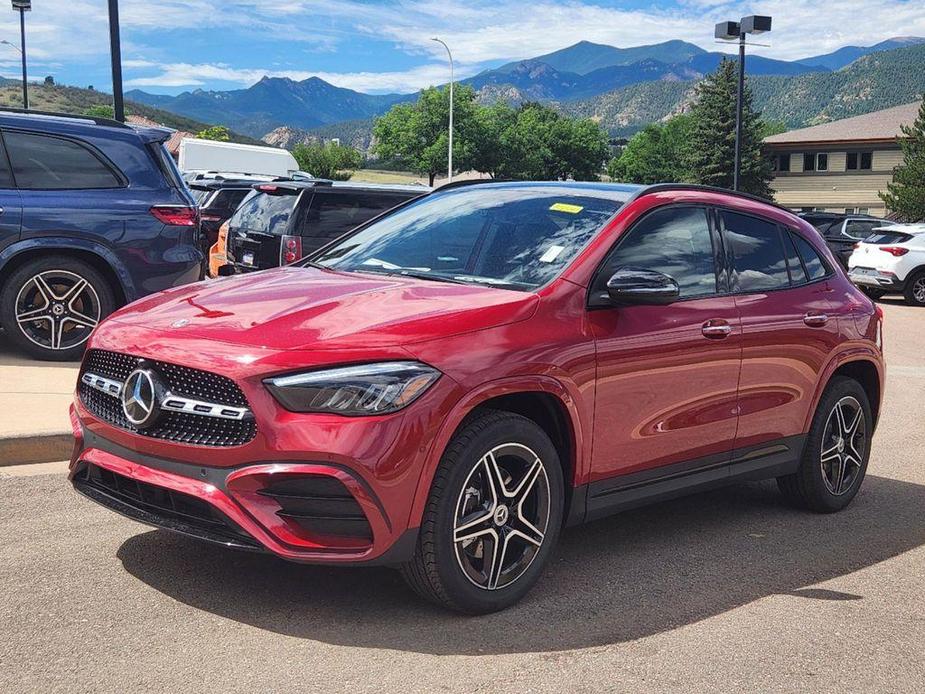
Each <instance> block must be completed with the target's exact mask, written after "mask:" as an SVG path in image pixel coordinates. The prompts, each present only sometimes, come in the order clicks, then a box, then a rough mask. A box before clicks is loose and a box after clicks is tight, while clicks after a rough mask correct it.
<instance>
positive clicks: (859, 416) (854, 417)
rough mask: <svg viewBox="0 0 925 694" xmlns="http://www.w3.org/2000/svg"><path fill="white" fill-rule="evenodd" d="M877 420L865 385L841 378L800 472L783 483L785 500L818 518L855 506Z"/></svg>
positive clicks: (832, 387) (817, 421)
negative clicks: (814, 512) (817, 515)
mask: <svg viewBox="0 0 925 694" xmlns="http://www.w3.org/2000/svg"><path fill="white" fill-rule="evenodd" d="M872 432H873V417H872V414H871V409H870V401H869V399H868V397H867V393H866V392H865V391H864V389H863V388H862V387H861V384H860V383H858V382H857V381H855V380H854V379H851V378H846V377H844V376H836V377H835V378H833V379H832V382H831V383H829V385H828V387H827V388H826V390H825V392H824V393H823V395H822V399H821V400H820V402H819V406H818V408H816V414H815V416H814V417H813V423H812V426H811V427H810V430H809V435H808V436H807V438H806V444H805V446H804V449H803V457H802V459H801V461H800V467H799V468H798V469H797V471H796V472H795V473H794V474H792V475H786V476H784V477H778V478H777V485H778V487H779V488H780V490H781V492H782V493H783V494H784V496H785V497H786V498H787V499H788V500H790V501H791V502H793V503H795V504H796V505H798V506H802V507H803V508H806V509H809V510H811V511H816V512H818V513H832V512H833V511H840V510H841V509H843V508H845V507H846V506H847V505H848V504H850V503H851V500H852V499H854V497H855V495H856V494H857V493H858V490H859V489H860V488H861V482H862V481H863V480H864V475H865V473H866V472H867V461H868V459H869V458H870V436H871V433H872Z"/></svg>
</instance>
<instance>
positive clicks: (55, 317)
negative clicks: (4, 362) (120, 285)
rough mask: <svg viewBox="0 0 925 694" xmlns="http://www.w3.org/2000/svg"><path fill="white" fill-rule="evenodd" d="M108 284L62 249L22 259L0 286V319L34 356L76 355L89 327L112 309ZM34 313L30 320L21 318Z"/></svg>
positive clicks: (67, 358) (56, 358) (62, 357)
mask: <svg viewBox="0 0 925 694" xmlns="http://www.w3.org/2000/svg"><path fill="white" fill-rule="evenodd" d="M114 308H115V298H114V296H113V290H112V287H111V286H110V285H109V283H108V282H107V281H106V279H105V278H104V277H103V276H102V275H101V274H100V273H99V272H98V271H97V270H95V269H94V268H93V267H91V266H90V265H88V264H87V263H85V262H83V261H82V260H78V259H76V258H71V257H68V256H64V255H53V256H48V257H42V258H35V259H33V260H30V261H27V262H26V263H25V264H24V265H23V266H22V267H20V268H18V269H16V270H15V271H14V272H13V273H12V274H11V275H10V276H9V278H8V279H7V281H6V282H5V283H4V284H3V287H2V289H0V325H2V326H3V330H4V332H5V333H6V335H7V337H8V339H9V340H10V341H11V342H12V343H13V345H14V346H16V347H17V348H19V349H20V350H22V351H23V352H26V353H27V354H29V355H30V356H32V357H35V358H36V359H44V360H47V361H76V360H78V359H80V357H81V355H82V354H83V352H84V348H85V346H86V342H87V339H88V338H89V337H90V333H91V332H92V331H93V328H94V327H95V326H96V325H97V323H99V322H100V321H101V320H102V319H103V318H105V317H106V316H108V315H109V314H110V313H112V312H113V310H114ZM30 316H34V317H35V319H34V320H23V318H24V317H26V318H28V317H30Z"/></svg>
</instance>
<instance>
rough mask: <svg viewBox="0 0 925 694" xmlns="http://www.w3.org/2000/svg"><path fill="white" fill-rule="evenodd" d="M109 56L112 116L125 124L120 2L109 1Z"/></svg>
mask: <svg viewBox="0 0 925 694" xmlns="http://www.w3.org/2000/svg"><path fill="white" fill-rule="evenodd" d="M109 56H110V59H111V60H112V114H113V118H115V119H116V120H117V121H120V122H123V123H124V122H125V103H124V101H123V97H122V45H121V41H120V40H119V0H109Z"/></svg>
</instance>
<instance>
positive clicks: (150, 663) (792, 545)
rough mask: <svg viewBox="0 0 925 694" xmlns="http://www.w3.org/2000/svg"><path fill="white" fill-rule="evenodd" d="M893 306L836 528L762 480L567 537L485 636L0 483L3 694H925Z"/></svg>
mask: <svg viewBox="0 0 925 694" xmlns="http://www.w3.org/2000/svg"><path fill="white" fill-rule="evenodd" d="M883 305H884V308H885V311H886V321H887V322H886V328H885V336H886V351H887V362H888V369H889V374H888V384H887V387H888V389H889V390H888V393H887V395H886V401H885V405H884V412H883V415H882V418H881V422H880V427H879V430H878V432H877V434H876V436H875V438H874V448H873V455H872V458H871V463H870V468H869V470H868V477H867V479H866V481H865V483H864V487H863V489H862V491H861V494H860V495H859V496H858V497H857V499H856V500H855V503H854V504H853V505H852V506H851V507H850V508H849V509H848V510H846V511H845V512H843V513H840V514H836V515H829V516H817V515H811V514H807V513H803V512H800V511H796V510H793V509H791V508H789V507H787V506H785V505H783V503H782V502H781V500H780V499H779V497H778V496H777V494H776V489H775V487H774V486H773V485H772V484H766V483H762V484H750V485H742V486H737V487H733V488H730V489H725V490H721V491H716V492H712V493H708V494H701V495H698V496H694V497H689V498H686V499H683V500H680V501H675V502H668V503H663V504H660V505H657V506H652V507H649V508H646V509H642V510H638V511H632V512H628V513H624V514H622V515H619V516H615V517H612V518H609V519H605V520H603V521H599V522H596V523H594V524H591V525H588V526H585V527H582V528H575V529H571V530H569V531H567V532H566V533H564V535H563V537H562V540H561V542H560V545H559V548H558V550H557V552H556V555H555V557H554V561H553V563H552V565H551V566H550V568H549V570H548V571H547V572H546V575H545V576H544V578H543V580H542V581H541V582H540V584H539V585H538V586H537V587H536V589H535V590H534V591H533V592H532V593H531V594H530V595H528V597H527V598H526V600H524V602H522V603H521V604H520V605H518V606H517V607H515V608H513V609H511V610H508V611H506V612H503V613H501V614H497V615H492V616H488V617H479V618H466V617H460V616H457V615H453V614H449V613H446V612H442V611H440V610H438V609H436V608H432V607H430V606H428V605H426V604H423V603H422V602H420V601H419V600H418V599H417V598H416V597H415V596H414V595H413V594H412V593H411V592H410V591H409V590H408V589H406V588H405V586H404V584H403V583H402V582H401V580H400V578H399V576H398V575H397V574H396V573H394V572H392V571H390V570H388V569H373V568H370V569H330V568H319V567H307V566H298V565H294V564H287V563H284V562H282V561H280V560H276V559H274V558H272V557H264V556H257V555H251V554H241V553H234V552H228V551H223V550H221V549H218V548H213V547H211V546H207V545H202V544H199V543H197V542H195V541H193V540H188V539H184V538H181V537H177V536H174V535H171V534H169V533H166V532H163V531H155V530H152V529H150V528H147V527H145V526H142V525H138V524H136V523H134V522H132V521H129V520H126V519H123V518H121V517H119V516H116V515H114V514H112V513H111V512H109V511H106V510H104V509H102V508H99V507H97V506H95V505H93V504H92V503H91V502H89V501H87V500H85V499H83V498H81V497H78V495H77V494H75V493H74V492H73V491H71V489H70V487H69V485H68V484H67V483H66V481H65V479H64V474H63V472H62V470H63V468H62V467H61V466H60V465H55V464H52V465H50V466H43V467H37V468H35V467H32V468H7V469H0V537H2V541H0V624H2V633H3V638H2V640H0V691H3V692H27V691H28V692H50V691H67V692H75V691H80V692H89V691H112V692H126V691H152V692H153V691H179V690H184V691H209V692H233V691H241V692H253V691H266V692H286V693H287V694H291V693H292V692H298V691H352V692H355V691H377V692H378V691H402V692H407V691H413V692H435V691H462V692H491V693H492V694H495V693H497V692H507V691H516V692H523V691H575V692H582V691H602V690H606V691H666V690H672V691H706V690H713V691H742V690H759V691H813V692H836V691H838V692H845V691H878V692H913V691H925V547H923V545H925V410H923V407H925V405H923V403H925V348H923V345H925V310H922V309H915V308H909V307H906V306H903V305H901V304H900V303H899V302H894V301H884V302H883ZM3 416H8V414H7V413H4V415H3Z"/></svg>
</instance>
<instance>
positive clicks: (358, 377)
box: [264, 361, 440, 416]
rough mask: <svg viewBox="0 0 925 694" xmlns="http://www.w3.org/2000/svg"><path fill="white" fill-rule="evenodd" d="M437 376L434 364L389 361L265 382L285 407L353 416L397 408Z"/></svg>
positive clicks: (278, 378)
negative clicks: (432, 365)
mask: <svg viewBox="0 0 925 694" xmlns="http://www.w3.org/2000/svg"><path fill="white" fill-rule="evenodd" d="M438 378H440V372H439V371H437V370H436V369H434V368H433V367H430V366H426V365H424V364H420V363H418V362H416V361H390V362H380V363H377V364H361V365H359V366H344V367H340V368H336V369H324V370H323V371H309V372H306V373H299V374H293V375H291V376H276V377H274V378H268V379H266V380H265V381H264V384H266V386H267V388H268V389H269V390H270V392H271V393H272V394H273V397H275V398H276V399H277V400H278V401H279V403H280V404H281V405H282V406H283V407H285V408H286V409H287V410H291V411H293V412H332V413H335V414H344V415H354V416H356V415H374V414H387V413H389V412H395V411H396V410H400V409H401V408H403V407H405V406H406V405H409V404H411V403H412V402H414V401H415V400H416V399H417V398H418V397H419V396H420V395H421V394H422V393H423V392H424V391H425V390H427V389H428V388H429V387H430V386H431V385H433V383H434V382H435V381H436V380H437V379H438Z"/></svg>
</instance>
